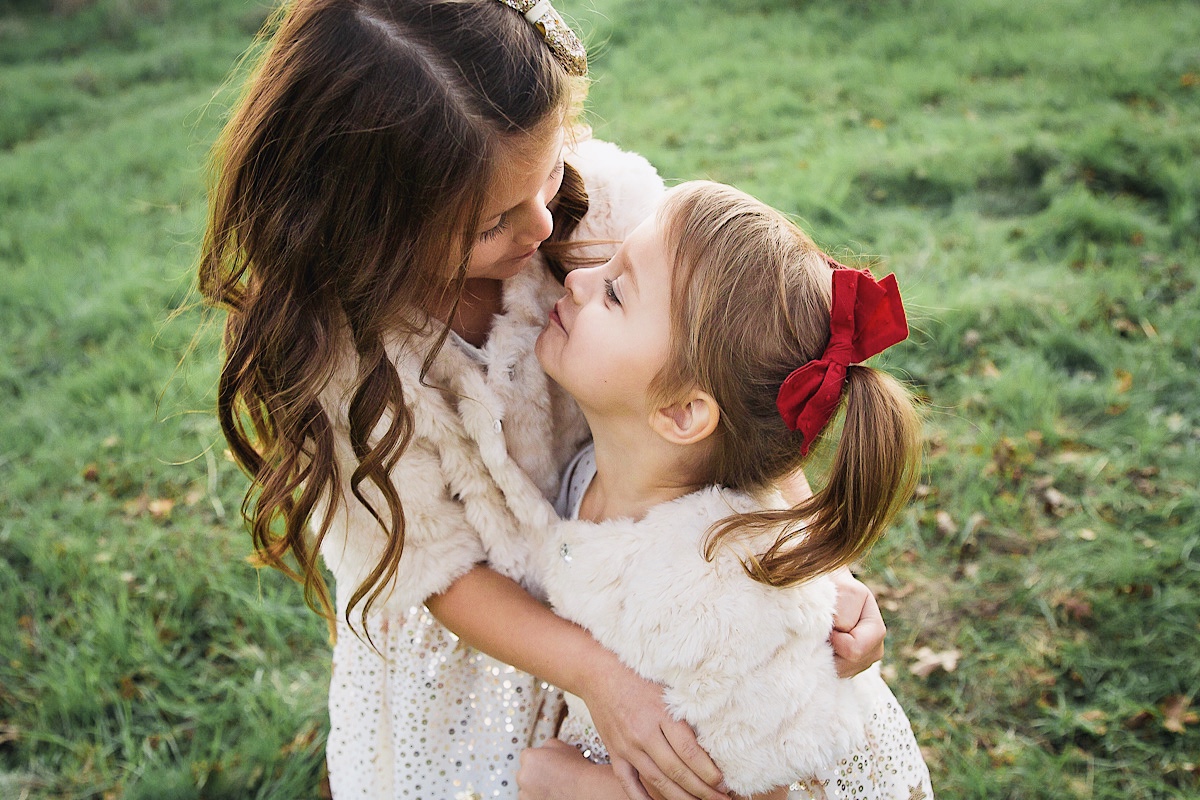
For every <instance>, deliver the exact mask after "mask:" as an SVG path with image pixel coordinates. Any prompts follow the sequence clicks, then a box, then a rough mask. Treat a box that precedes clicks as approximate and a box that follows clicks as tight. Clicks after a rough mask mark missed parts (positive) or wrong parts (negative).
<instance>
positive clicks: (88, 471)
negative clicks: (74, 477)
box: [83, 463, 100, 483]
mask: <svg viewBox="0 0 1200 800" xmlns="http://www.w3.org/2000/svg"><path fill="white" fill-rule="evenodd" d="M83 479H84V480H85V481H87V482H88V483H95V482H96V481H98V480H100V467H98V466H96V464H94V463H92V464H88V465H87V466H86V467H84V468H83Z"/></svg>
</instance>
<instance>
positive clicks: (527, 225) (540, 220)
mask: <svg viewBox="0 0 1200 800" xmlns="http://www.w3.org/2000/svg"><path fill="white" fill-rule="evenodd" d="M521 222H522V224H521V230H520V234H521V243H522V244H526V245H530V246H532V245H535V244H541V243H542V242H544V241H546V240H547V239H549V238H550V234H551V233H553V232H554V217H552V216H551V214H550V209H548V208H546V206H545V205H544V204H542V203H540V202H534V203H531V204H530V208H529V211H528V212H527V213H526V214H524V215H523V217H522V220H521Z"/></svg>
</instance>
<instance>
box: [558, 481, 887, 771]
mask: <svg viewBox="0 0 1200 800" xmlns="http://www.w3.org/2000/svg"><path fill="white" fill-rule="evenodd" d="M781 502H782V500H781V499H779V498H778V497H777V496H776V498H774V502H773V503H772V504H775V503H781ZM762 507H763V504H762V502H759V501H756V500H754V499H752V498H750V497H747V496H746V495H744V494H740V493H737V492H732V491H728V490H720V489H716V488H709V489H705V490H702V491H700V492H697V493H694V494H691V495H688V496H686V497H683V498H680V499H679V500H676V501H673V502H670V503H664V504H662V505H659V506H656V507H655V508H653V509H651V510H650V512H649V513H648V514H647V516H646V517H645V518H644V519H642V520H640V521H637V522H634V521H632V520H611V521H606V522H603V523H599V524H595V523H588V522H580V521H564V522H560V523H559V524H557V525H556V526H555V527H554V529H553V531H552V534H551V536H550V537H549V538H548V539H547V541H546V542H545V544H544V546H543V547H542V548H541V551H540V557H539V567H540V568H541V571H542V578H543V581H544V586H545V589H546V591H547V594H548V596H549V597H550V600H551V602H552V603H553V604H554V608H555V610H556V611H557V612H558V613H559V614H560V615H562V616H564V617H566V618H568V619H570V620H573V621H574V622H576V623H578V624H580V625H582V626H584V627H585V628H587V629H588V630H589V631H591V633H592V635H594V636H595V637H596V639H597V640H598V641H599V642H600V643H601V644H603V645H604V646H605V647H607V648H609V649H610V650H612V651H613V652H615V653H616V654H617V655H618V656H619V657H620V658H621V660H622V661H624V662H625V663H626V664H628V665H629V666H630V667H632V668H633V669H634V670H636V671H637V672H638V674H640V675H641V676H642V677H644V678H647V679H649V680H653V681H658V682H660V683H663V684H664V685H666V686H667V687H668V689H667V692H666V699H667V702H668V704H669V706H670V707H671V709H672V711H673V712H674V713H676V715H677V716H678V717H680V718H682V719H685V720H687V722H689V723H690V724H691V725H692V726H693V727H694V728H695V729H696V731H697V734H698V738H699V741H700V744H701V745H702V746H703V747H704V749H705V750H707V751H708V753H709V754H710V755H711V756H712V758H713V760H714V761H715V762H716V763H717V765H718V766H719V767H720V768H721V770H722V771H723V773H724V775H725V780H726V782H727V783H728V785H729V787H730V789H732V790H733V791H735V792H737V793H739V794H743V795H750V794H754V793H756V792H762V791H766V790H768V789H771V788H773V787H776V786H781V785H786V784H789V783H791V782H792V781H795V780H798V779H800V778H801V777H802V776H804V775H807V774H809V773H812V772H815V771H817V770H818V769H820V768H823V767H827V766H828V765H829V764H834V763H837V761H838V760H839V759H841V758H843V757H844V756H846V755H847V754H849V753H850V752H851V751H852V750H853V749H854V748H855V747H856V746H860V745H861V744H862V740H863V736H864V714H865V710H864V708H863V706H864V704H865V702H864V700H863V699H862V698H860V692H859V691H857V690H856V682H857V679H856V680H849V681H844V680H839V679H838V677H837V674H836V671H835V669H834V662H833V652H832V649H831V648H830V645H829V643H828V641H827V640H828V637H829V632H830V629H831V627H832V623H833V608H834V601H835V589H834V586H833V583H832V582H831V581H830V580H828V579H826V578H819V579H817V580H813V581H809V582H808V583H805V584H803V585H801V586H797V587H793V588H787V589H778V588H773V587H770V586H766V585H764V584H761V583H758V582H756V581H753V580H751V579H750V578H749V577H748V576H747V575H746V573H745V572H744V571H743V569H742V566H741V563H740V560H741V559H740V554H739V553H737V552H734V551H733V550H731V549H730V548H729V547H724V548H721V549H720V550H719V551H718V553H717V555H716V557H715V558H714V560H713V561H712V562H707V561H705V560H704V557H703V555H702V546H703V540H704V536H705V534H706V532H707V531H708V529H709V526H710V525H712V523H714V522H715V521H717V520H720V519H722V518H724V517H726V516H728V515H729V514H731V513H733V512H735V511H738V512H744V511H750V510H753V509H755V508H762ZM747 547H755V548H756V549H758V548H762V547H765V542H762V541H759V542H753V543H748V544H747ZM747 552H749V551H747ZM573 713H574V709H573Z"/></svg>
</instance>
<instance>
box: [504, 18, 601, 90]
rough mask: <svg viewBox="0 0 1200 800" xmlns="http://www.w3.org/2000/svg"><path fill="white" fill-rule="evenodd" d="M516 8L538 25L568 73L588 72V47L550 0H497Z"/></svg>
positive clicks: (543, 36) (531, 22)
mask: <svg viewBox="0 0 1200 800" xmlns="http://www.w3.org/2000/svg"><path fill="white" fill-rule="evenodd" d="M498 2H501V3H503V4H504V5H506V6H508V7H509V8H511V9H513V10H514V11H518V12H520V13H521V14H522V15H523V16H524V17H525V19H527V20H529V24H530V25H532V26H533V27H535V28H537V30H538V33H540V34H541V35H542V38H543V39H545V40H546V45H547V46H548V47H549V48H550V52H551V53H553V54H554V57H555V58H556V59H557V60H558V63H559V64H562V66H563V69H565V70H566V71H567V74H569V75H577V76H580V77H582V76H584V75H587V50H585V49H584V47H583V42H581V41H579V37H578V36H576V35H575V31H573V30H571V27H570V26H569V25H567V23H565V22H563V18H562V17H560V16H559V15H558V12H557V11H555V10H554V6H552V5H550V0H498Z"/></svg>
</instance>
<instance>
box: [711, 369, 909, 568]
mask: <svg viewBox="0 0 1200 800" xmlns="http://www.w3.org/2000/svg"><path fill="white" fill-rule="evenodd" d="M846 377H847V382H846V390H845V399H844V402H843V407H844V422H843V425H842V429H841V435H840V437H839V439H838V443H837V450H836V451H835V453H834V456H833V463H832V464H831V465H830V468H829V472H828V482H827V483H826V485H825V486H824V487H823V488H822V489H821V490H820V491H819V492H817V493H816V494H814V495H812V496H810V497H808V498H807V499H805V500H803V501H801V502H800V503H799V504H797V505H796V506H795V507H793V508H789V509H782V510H772V511H760V512H755V513H750V514H739V515H735V516H731V517H728V518H726V519H723V520H721V522H719V523H718V524H717V525H716V526H714V528H713V531H712V532H711V533H710V535H709V537H708V539H707V541H706V542H705V550H704V554H705V557H706V558H709V559H711V558H712V557H713V555H714V554H715V552H716V550H717V548H718V547H719V546H721V545H722V544H724V543H728V542H729V541H730V540H731V539H733V538H739V539H740V538H742V537H744V536H747V535H750V536H753V535H754V534H761V533H772V532H773V533H775V534H776V536H775V539H774V541H773V542H772V544H771V545H770V546H769V547H768V548H767V549H766V550H765V551H764V552H762V553H760V554H757V555H751V556H748V557H746V558H745V559H744V561H743V567H744V568H745V570H746V573H747V574H748V575H749V576H750V577H751V578H753V579H754V580H756V581H759V582H760V583H765V584H768V585H770V586H792V585H795V584H798V583H803V582H804V581H807V580H811V579H812V578H815V577H817V576H818V575H823V574H826V573H829V572H832V571H834V570H836V569H838V568H840V567H843V566H846V565H848V564H850V563H852V562H854V561H856V560H858V559H859V558H861V557H862V556H863V555H864V554H866V552H867V551H868V550H870V549H871V547H872V546H873V545H874V544H875V543H876V542H877V541H879V538H880V537H881V536H882V535H883V533H884V531H885V530H886V529H887V526H888V523H889V522H891V519H892V517H893V516H894V515H895V514H896V512H897V511H899V509H900V508H901V507H902V506H903V505H904V503H906V502H907V501H908V499H909V497H911V496H912V491H913V489H914V487H915V486H916V482H917V477H918V473H919V468H920V461H921V420H920V416H919V415H918V414H917V411H916V408H915V406H914V404H913V399H912V396H911V394H909V392H908V390H906V389H905V388H904V387H903V386H902V385H900V383H899V382H898V381H896V380H895V379H894V378H892V377H891V376H890V375H888V374H887V373H885V372H881V371H879V370H875V369H872V368H870V367H863V366H853V367H850V368H849V370H848V371H847V376H846Z"/></svg>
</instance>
